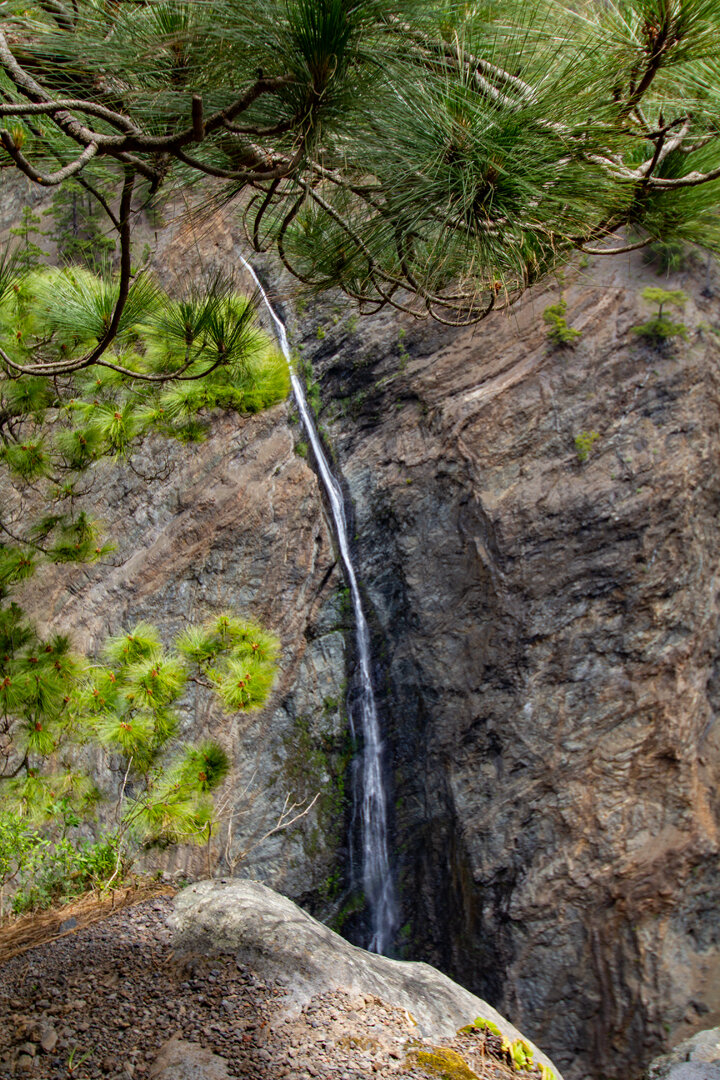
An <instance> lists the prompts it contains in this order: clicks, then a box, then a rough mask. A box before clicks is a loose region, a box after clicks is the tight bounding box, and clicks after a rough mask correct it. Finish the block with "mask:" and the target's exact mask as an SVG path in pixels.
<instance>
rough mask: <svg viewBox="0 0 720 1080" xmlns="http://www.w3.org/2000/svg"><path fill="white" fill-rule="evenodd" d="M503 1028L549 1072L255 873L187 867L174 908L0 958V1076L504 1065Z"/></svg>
mask: <svg viewBox="0 0 720 1080" xmlns="http://www.w3.org/2000/svg"><path fill="white" fill-rule="evenodd" d="M168 924H169V925H168ZM173 930H174V933H173ZM478 1018H484V1020H485V1021H487V1022H488V1023H486V1024H482V1023H481V1024H479V1025H477V1024H473V1023H472V1021H475V1020H476V1019H478ZM468 1024H469V1026H467V1027H466V1028H465V1030H456V1029H457V1028H460V1027H462V1026H463V1025H468ZM516 1040H521V1044H520V1045H521V1046H522V1047H525V1048H526V1049H527V1050H529V1051H531V1052H532V1064H531V1065H530V1063H528V1064H529V1065H530V1067H529V1068H528V1069H527V1070H526V1071H524V1072H523V1073H522V1075H523V1076H526V1077H527V1078H528V1080H531V1078H532V1077H533V1076H534V1077H540V1076H541V1075H544V1076H545V1077H547V1075H548V1073H547V1070H548V1069H551V1070H552V1071H553V1073H554V1075H555V1076H556V1077H557V1078H558V1080H561V1077H560V1075H559V1073H558V1072H557V1070H556V1069H554V1067H553V1066H552V1063H551V1062H549V1061H548V1059H547V1058H546V1057H545V1056H544V1055H543V1054H542V1052H541V1051H539V1050H538V1049H537V1047H534V1046H532V1044H530V1043H527V1042H526V1041H525V1040H522V1036H521V1035H520V1033H519V1032H518V1031H516V1029H515V1028H513V1027H512V1025H511V1024H508V1023H507V1021H505V1020H504V1019H503V1017H501V1016H499V1015H498V1014H497V1013H496V1012H495V1011H494V1010H493V1009H492V1008H491V1007H490V1006H489V1005H487V1004H486V1003H485V1002H483V1001H481V1000H480V999H479V998H475V997H474V996H473V995H472V994H469V993H468V992H467V991H466V990H463V988H462V987H460V986H458V985H457V984H456V983H453V982H452V981H451V980H450V979H448V978H447V977H446V976H444V975H442V974H441V973H440V972H438V971H435V970H434V969H433V968H431V967H429V966H428V965H426V964H414V963H405V962H400V961H394V960H388V959H385V958H384V957H378V956H373V955H371V954H369V953H366V952H364V951H363V950H362V949H357V948H354V947H353V946H351V945H349V944H348V943H347V942H346V941H344V940H343V939H342V938H340V937H338V936H337V935H336V934H334V933H332V931H330V930H328V929H327V927H325V926H323V925H322V924H320V923H317V922H316V921H315V920H314V919H312V918H311V917H310V916H308V915H306V914H305V913H304V912H302V911H301V910H300V909H299V908H298V907H296V906H295V905H294V904H293V903H292V902H291V901H289V900H286V899H285V898H284V897H281V896H279V895H278V894H276V893H274V892H272V891H271V890H270V889H267V888H265V887H264V886H262V885H260V884H258V883H256V882H249V881H228V882H217V881H215V882H201V883H198V884H196V885H193V886H190V887H189V888H188V889H186V890H184V891H183V892H182V893H180V894H179V896H178V897H177V898H176V901H175V910H174V911H173V905H172V901H170V900H169V899H167V898H162V899H155V900H150V901H146V902H144V903H141V904H138V905H136V906H134V907H131V908H126V909H125V910H123V911H121V912H118V913H116V914H114V915H112V916H110V917H109V918H107V919H105V920H103V921H101V922H96V923H93V924H92V925H90V926H86V927H84V928H83V929H81V930H79V931H77V932H76V933H72V934H70V935H67V936H65V937H61V938H58V939H55V940H54V941H52V942H49V943H46V944H44V945H39V946H37V947H35V948H33V949H30V950H28V951H27V952H25V953H23V954H22V955H20V956H17V957H15V958H14V959H12V960H10V961H8V962H6V963H5V964H4V965H1V966H0V1077H2V1078H5V1077H26V1076H29V1077H35V1078H36V1080H59V1078H60V1077H63V1078H65V1077H68V1076H75V1077H78V1078H79V1080H101V1078H105V1077H107V1078H108V1080H145V1078H147V1080H226V1078H230V1077H241V1078H246V1077H247V1078H250V1077H252V1078H253V1080H312V1078H315V1077H322V1078H323V1080H364V1078H366V1077H368V1076H373V1077H377V1078H378V1080H437V1078H438V1077H445V1078H451V1080H512V1078H513V1077H514V1076H515V1077H516V1076H517V1075H518V1073H517V1072H516V1071H515V1070H514V1069H513V1068H512V1067H511V1060H510V1056H509V1053H508V1049H507V1048H508V1046H510V1045H511V1044H512V1043H515V1045H516V1046H517V1045H518V1043H517V1041H516Z"/></svg>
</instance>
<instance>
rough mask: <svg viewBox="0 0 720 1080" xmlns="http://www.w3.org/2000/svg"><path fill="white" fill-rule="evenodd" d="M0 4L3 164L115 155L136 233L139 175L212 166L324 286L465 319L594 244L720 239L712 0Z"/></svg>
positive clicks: (81, 167)
mask: <svg viewBox="0 0 720 1080" xmlns="http://www.w3.org/2000/svg"><path fill="white" fill-rule="evenodd" d="M5 11H6V12H8V14H7V15H6V16H5V18H4V20H3V26H4V32H0V65H2V69H3V72H4V75H3V76H2V77H3V80H4V82H3V88H4V92H5V95H6V99H7V98H9V99H10V100H4V101H3V102H1V103H0V116H5V117H8V118H9V120H10V121H11V122H12V123H13V125H14V127H13V128H12V130H8V129H4V130H3V131H2V135H0V142H1V145H2V149H1V150H0V166H4V167H15V168H18V169H20V170H21V171H23V172H24V173H25V175H26V176H28V177H30V178H31V179H33V180H34V181H35V182H37V183H39V184H44V185H47V186H53V185H56V184H59V183H62V182H64V181H66V180H70V179H78V178H81V177H82V176H83V175H87V174H88V170H89V169H92V170H94V174H96V173H101V172H102V171H103V170H105V169H110V170H116V169H117V168H118V166H120V168H121V169H122V170H123V172H124V181H123V183H124V193H125V197H124V199H121V204H120V205H119V206H118V205H115V206H114V207H113V208H112V213H113V215H114V217H115V219H116V227H117V232H118V239H119V243H120V248H121V251H123V252H126V251H129V236H128V235H124V234H123V230H124V227H125V225H126V224H128V223H129V221H130V213H131V202H132V186H133V184H134V182H135V177H137V176H140V177H142V179H143V180H144V181H145V182H147V183H149V184H150V187H151V189H152V190H153V191H155V190H157V189H159V188H160V187H162V186H163V185H166V186H167V185H171V184H180V185H186V186H187V185H191V184H194V183H196V181H197V180H198V179H202V178H207V177H209V178H212V179H213V182H214V187H213V189H212V193H208V194H207V196H206V197H207V198H208V199H210V201H214V200H217V199H220V200H224V201H230V200H233V199H235V198H236V197H238V196H241V197H240V198H238V202H237V205H238V210H239V212H242V215H243V218H244V220H245V223H246V226H247V230H248V237H249V240H250V242H251V243H252V244H253V245H254V246H255V247H257V248H259V249H260V248H264V247H268V246H272V247H274V248H275V249H276V250H277V252H278V254H279V256H280V258H281V259H282V260H283V262H284V263H285V265H286V267H287V268H288V269H289V270H290V271H291V272H292V273H293V274H295V275H296V277H297V278H298V279H299V280H300V281H301V282H303V283H305V284H306V285H307V286H308V287H309V288H313V289H320V288H324V287H326V286H338V287H340V288H342V289H344V290H345V291H346V292H347V293H348V294H349V295H350V296H353V297H355V298H358V299H359V300H360V301H361V302H364V303H365V305H366V306H369V307H373V308H377V307H382V306H384V305H394V306H396V307H399V308H401V309H403V310H406V309H407V310H411V311H413V312H415V313H416V314H424V315H431V316H433V317H434V318H437V319H439V320H440V321H445V322H451V323H455V322H458V321H460V322H464V321H477V320H479V319H481V318H483V317H485V315H486V314H488V313H489V312H490V311H491V310H493V309H497V308H499V307H502V306H506V305H507V304H508V303H510V302H512V300H513V299H514V298H515V297H516V296H518V295H519V294H520V293H521V292H522V291H523V290H524V289H525V288H527V287H528V286H529V285H530V284H532V283H533V282H534V281H536V280H537V279H538V278H539V277H541V276H542V275H544V274H546V273H547V272H549V271H550V270H552V269H553V268H556V267H557V266H559V265H560V264H562V263H563V262H565V261H566V260H567V259H568V258H570V257H571V255H572V254H573V252H574V251H576V250H577V249H581V250H590V251H598V250H599V251H601V252H603V253H607V252H608V251H610V250H616V251H618V250H627V249H629V248H630V249H631V248H634V247H644V246H648V245H650V244H652V243H654V242H658V241H659V242H662V243H673V244H676V243H689V244H700V245H704V246H706V247H708V248H709V249H711V250H714V251H717V250H718V247H719V246H720V216H719V214H718V184H717V181H718V180H720V129H719V128H718V124H717V116H718V113H719V112H720V79H718V72H717V55H718V41H719V40H720V8H719V7H718V4H717V0H622V2H619V0H583V2H582V3H576V4H563V3H560V2H559V0H503V3H502V4H498V3H493V2H487V3H478V4H475V3H473V4H468V3H465V2H460V0H457V2H455V0H447V2H444V3H437V0H294V2H293V3H288V2H287V0H263V3H261V4H258V3H254V2H253V3H251V2H249V0H239V2H238V0H214V2H213V3H202V2H201V3H188V2H186V0H147V2H146V3H143V4H141V5H138V4H137V3H134V2H131V0H119V2H115V3H113V4H98V3H97V2H96V0H73V3H72V5H71V4H65V3H64V2H63V0H58V2H53V3H52V4H41V5H30V6H29V7H28V5H27V4H25V3H20V2H19V0H15V2H10V0H8V3H6V5H5ZM59 103H62V106H61V105H60V104H59ZM199 201H200V202H202V197H200V198H199ZM127 231H128V230H127V229H125V233H127ZM614 238H615V239H614ZM128 258H129V256H128ZM120 303H121V304H122V292H121V294H120ZM102 347H103V348H104V347H105V345H103V346H102Z"/></svg>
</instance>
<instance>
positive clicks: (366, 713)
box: [240, 255, 398, 954]
mask: <svg viewBox="0 0 720 1080" xmlns="http://www.w3.org/2000/svg"><path fill="white" fill-rule="evenodd" d="M240 261H241V262H242V264H243V266H244V267H245V269H246V270H247V272H248V273H249V274H250V276H251V277H252V279H253V281H254V282H255V284H256V286H257V288H258V290H259V292H260V295H261V297H262V299H263V302H264V304H265V307H266V308H267V310H268V313H269V315H270V317H271V319H272V321H273V324H274V326H275V331H276V333H277V338H278V342H279V343H280V348H281V349H282V352H283V355H284V356H285V359H286V360H287V363H288V367H289V369H290V382H291V385H292V390H293V395H294V397H295V402H296V404H297V407H298V411H299V413H300V418H301V420H302V423H303V426H304V427H305V430H306V432H307V435H308V438H309V440H310V444H311V446H312V448H313V453H314V455H315V460H316V462H317V467H318V472H319V473H320V479H321V480H322V484H323V487H324V489H325V493H326V495H327V498H328V502H329V503H330V510H331V512H332V518H333V523H334V525H335V536H336V538H337V543H338V548H339V549H340V557H341V559H342V562H343V566H344V567H345V574H346V577H347V582H348V586H349V588H350V595H351V597H352V606H353V614H354V616H355V642H356V647H357V656H358V679H359V693H358V695H357V697H356V699H355V700H354V701H353V706H352V708H351V709H350V725H351V729H352V734H353V737H354V736H355V734H356V722H358V726H359V727H360V730H361V732H362V736H363V755H362V768H361V791H362V800H361V801H360V800H358V803H359V811H360V829H361V850H362V882H363V890H364V893H365V899H366V901H367V904H368V909H369V912H370V922H371V936H370V941H369V943H368V946H367V947H368V949H370V950H371V951H372V952H376V953H381V954H382V953H386V952H387V951H388V950H389V949H390V947H391V945H392V941H393V937H394V933H395V930H396V928H397V921H398V920H397V905H396V900H395V886H394V882H393V879H392V874H391V872H390V861H389V858H388V823H387V796H386V793H385V784H384V781H383V769H382V758H383V744H382V739H381V737H380V723H379V721H378V714H377V706H376V703H375V694H374V691H373V686H372V678H371V675H370V632H369V630H368V625H367V621H366V619H365V614H364V612H363V608H362V601H361V599H360V589H359V588H358V581H357V575H356V573H355V567H354V566H353V561H352V556H351V554H350V543H349V539H348V529H347V519H346V516H345V502H344V499H343V494H342V490H341V488H340V485H339V484H338V482H337V480H336V479H335V477H334V476H333V473H332V470H331V469H330V465H329V463H328V460H327V457H326V456H325V451H324V450H323V447H322V443H321V441H320V436H319V435H318V432H317V428H316V427H315V421H314V418H313V415H312V412H311V410H310V408H309V407H308V403H307V400H306V397H305V388H304V387H303V385H302V382H301V381H300V379H299V378H298V377H297V375H296V374H295V372H294V370H293V364H292V359H291V356H290V347H289V345H288V339H287V331H286V329H285V324H284V323H283V321H282V319H281V318H280V317H279V315H278V314H277V312H276V311H275V309H274V308H273V306H272V304H271V303H270V301H269V299H268V296H267V293H266V292H265V290H264V289H263V287H262V285H261V284H260V281H259V280H258V276H257V274H256V273H255V271H254V269H253V268H252V266H251V265H250V264H249V263H248V262H247V261H246V260H245V259H243V257H242V255H241V256H240Z"/></svg>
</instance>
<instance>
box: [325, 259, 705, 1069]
mask: <svg viewBox="0 0 720 1080" xmlns="http://www.w3.org/2000/svg"><path fill="white" fill-rule="evenodd" d="M698 278H699V280H698ZM651 282H652V283H654V284H657V278H656V277H655V275H654V273H653V272H652V270H650V269H648V268H646V267H644V266H643V265H642V263H641V261H640V259H639V258H637V259H633V260H628V259H618V260H605V261H604V262H603V261H602V260H597V259H595V260H594V261H593V263H592V264H591V266H590V267H589V268H588V269H587V270H585V271H583V272H578V273H575V274H574V275H573V276H572V279H570V278H569V279H568V281H567V282H566V283H565V285H564V286H563V287H562V289H561V286H560V285H559V284H553V285H551V286H549V287H547V288H546V289H545V290H544V291H536V292H534V293H533V294H531V295H530V296H529V297H528V299H527V300H526V301H525V302H524V303H523V304H521V305H520V306H519V307H518V308H517V309H515V310H514V311H513V312H511V314H510V315H509V317H503V316H497V317H495V318H492V319H489V320H488V321H487V322H485V323H483V324H481V325H480V326H479V327H478V328H476V329H468V330H464V331H454V332H450V331H447V332H440V331H438V330H432V329H431V330H429V331H428V330H424V329H423V328H418V327H417V326H416V325H414V324H412V323H411V322H410V321H402V320H399V318H398V316H397V315H395V314H392V315H387V314H384V315H378V316H375V317H373V318H370V319H368V320H367V321H364V322H362V321H361V322H360V324H358V323H357V320H355V319H353V318H352V317H351V316H349V314H348V313H344V312H338V311H334V310H333V308H332V306H331V305H330V304H328V305H327V307H325V308H324V309H323V310H322V311H319V312H318V313H316V316H315V324H314V325H313V326H311V327H309V328H306V329H305V335H304V337H303V345H304V355H305V356H312V361H313V369H314V377H315V378H316V379H317V380H318V381H319V382H320V385H321V390H322V393H323V399H324V402H325V409H324V411H323V413H322V414H321V422H322V423H323V425H324V426H325V428H326V429H327V431H328V433H329V439H330V441H331V443H332V445H333V446H334V448H335V451H336V453H337V456H338V459H339V462H340V467H341V469H342V472H343V476H344V478H345V482H346V483H347V486H348V489H349V492H350V495H351V497H352V500H353V503H354V507H355V515H356V523H355V533H356V541H357V554H358V558H359V564H360V575H361V578H362V580H363V581H364V583H365V587H366V589H367V595H368V598H369V601H370V606H371V607H372V609H373V610H374V612H375V616H376V627H377V641H378V650H377V655H378V656H379V657H380V670H379V681H380V684H381V685H382V686H383V687H385V697H384V713H385V719H386V724H387V727H388V733H389V740H390V742H391V745H392V754H393V775H392V782H393V785H394V798H395V844H396V850H397V851H398V859H399V864H400V875H399V876H400V890H401V902H402V906H403V911H404V915H403V919H404V921H405V923H406V925H405V926H404V935H405V941H406V954H407V955H409V956H412V957H413V958H424V959H426V960H428V961H429V962H431V963H433V964H436V965H437V966H439V967H440V968H441V969H442V970H444V971H447V972H449V973H450V974H452V975H453V977H455V978H457V979H458V980H459V981H461V982H462V983H463V984H464V985H466V986H468V987H470V988H471V989H472V990H473V991H474V992H476V993H479V994H481V995H482V996H483V997H486V998H488V999H489V1000H490V1001H492V1002H493V1004H494V1005H496V1006H497V1007H498V1008H500V1009H501V1010H502V1011H503V1012H504V1013H505V1014H506V1015H508V1016H510V1017H511V1018H512V1019H513V1021H514V1022H515V1023H516V1024H518V1025H519V1026H520V1027H521V1028H522V1029H523V1030H524V1031H527V1032H529V1033H530V1034H531V1035H532V1037H533V1038H535V1039H536V1040H537V1041H538V1042H540V1043H541V1044H542V1045H543V1046H545V1047H546V1048H547V1049H548V1050H549V1052H550V1053H552V1054H553V1056H554V1057H555V1059H556V1060H557V1061H558V1063H559V1064H560V1065H561V1067H562V1068H563V1070H564V1071H565V1073H566V1075H568V1076H571V1077H588V1076H603V1077H617V1078H618V1080H620V1078H622V1080H629V1078H631V1077H633V1076H638V1075H639V1074H640V1073H641V1071H642V1069H643V1067H644V1065H645V1064H646V1063H647V1061H648V1060H649V1059H650V1058H651V1057H652V1056H653V1054H656V1053H657V1052H658V1051H659V1050H661V1049H662V1048H663V1047H664V1046H666V1045H667V1041H666V1040H668V1029H669V1039H670V1041H676V1040H677V1039H679V1038H682V1037H683V1036H685V1035H687V1034H689V1033H690V1032H692V1031H694V1030H696V1029H697V1028H698V1026H707V1023H708V1021H710V1022H711V1023H712V1022H714V1021H715V1020H717V1019H718V1018H720V941H719V939H718V930H717V910H718V905H719V903H720V874H719V873H718V869H719V867H718V818H719V816H720V804H719V802H718V790H719V788H718V772H719V770H720V729H719V726H718V705H719V704H720V699H719V687H720V682H719V679H718V675H719V672H720V668H719V667H718V632H719V630H720V619H719V618H718V581H719V580H720V579H719V578H718V550H719V549H720V520H719V517H718V510H719V509H720V474H719V472H718V464H717V462H718V456H719V454H720V425H719V420H720V412H719V409H718V405H719V400H718V399H719V393H718V391H719V389H720V383H719V379H718V355H719V350H718V342H717V336H718V333H720V301H719V300H718V299H717V298H716V297H715V296H714V295H713V294H712V289H713V285H712V281H707V280H706V279H705V276H704V271H702V272H700V273H698V275H697V277H694V276H693V274H692V273H687V274H686V275H685V276H684V277H682V276H681V277H676V278H675V279H672V280H671V281H670V282H663V284H667V287H678V286H682V287H685V288H686V289H687V290H688V292H689V293H690V294H691V296H692V300H691V301H690V302H689V304H688V306H687V310H686V312H685V315H684V319H685V321H686V323H687V324H688V327H689V338H688V340H687V341H683V340H682V339H680V338H678V339H677V340H675V341H673V342H672V343H670V344H669V345H667V346H666V347H665V348H664V349H663V350H657V349H652V348H649V347H648V346H646V345H644V344H643V343H642V340H641V339H640V338H638V337H637V335H635V334H634V333H633V331H632V327H633V326H634V325H636V324H638V323H640V322H642V321H644V320H645V319H647V317H648V316H649V314H650V309H648V308H646V307H645V305H644V304H643V302H642V301H641V300H640V298H639V292H640V290H641V289H642V288H643V286H644V285H646V284H648V283H651ZM703 290H705V291H703ZM562 291H564V293H565V298H566V300H567V303H568V312H567V318H568V321H569V323H570V325H571V326H573V327H575V328H576V329H578V330H580V331H581V332H582V338H581V339H580V341H579V342H578V344H577V346H576V348H574V349H553V348H551V347H550V346H549V345H548V342H547V340H546V330H547V327H546V326H545V325H544V323H543V319H542V312H543V310H544V308H545V307H546V306H547V305H549V304H551V303H555V302H557V300H558V297H559V295H560V294H561V292H562ZM315 325H317V326H318V327H319V329H318V332H317V333H316V332H315V331H314V326H315ZM588 444H589V450H588ZM586 451H587V452H586Z"/></svg>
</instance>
